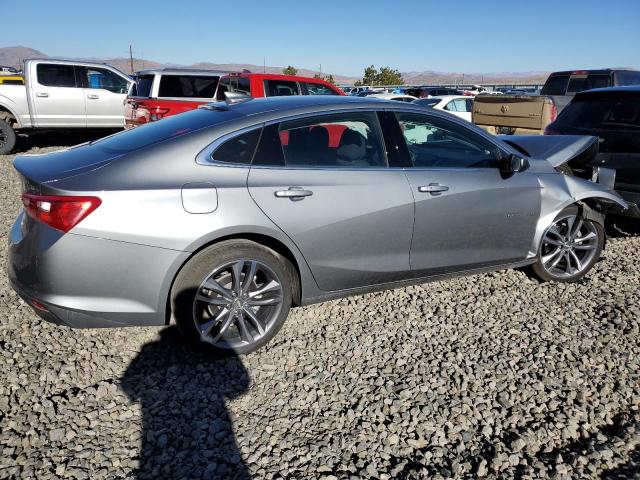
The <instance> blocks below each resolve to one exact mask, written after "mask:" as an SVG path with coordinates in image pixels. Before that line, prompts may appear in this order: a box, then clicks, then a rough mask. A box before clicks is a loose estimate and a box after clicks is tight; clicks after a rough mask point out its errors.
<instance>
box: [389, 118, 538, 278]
mask: <svg viewBox="0 0 640 480" xmlns="http://www.w3.org/2000/svg"><path fill="white" fill-rule="evenodd" d="M396 117H397V119H398V122H399V124H400V129H401V131H402V136H403V137H404V140H405V142H404V144H401V145H399V148H400V150H401V151H402V152H403V153H404V154H405V155H407V156H408V157H409V160H408V162H407V163H408V164H409V165H410V167H409V168H407V169H406V174H407V177H408V179H409V183H410V184H411V189H412V191H413V194H414V196H415V199H416V204H415V205H416V211H415V228H414V233H413V242H412V246H411V268H412V270H413V271H414V274H415V275H418V276H428V275H437V274H441V273H446V272H454V271H461V270H468V269H473V268H480V267H484V266H491V265H500V264H506V263H511V262H516V261H520V260H523V259H525V258H526V256H527V254H528V252H529V249H530V247H531V241H532V239H533V236H534V233H535V228H536V224H537V220H538V216H539V213H540V200H541V195H540V187H539V185H538V181H537V177H536V176H535V175H532V174H528V173H527V172H521V173H515V174H513V175H510V176H505V175H503V174H502V173H501V172H500V170H499V169H498V167H497V158H498V154H499V148H498V147H497V146H496V145H494V144H493V143H492V142H490V141H489V140H488V139H486V138H484V137H482V136H481V135H480V134H478V133H476V132H473V131H472V130H471V129H469V128H466V127H464V126H462V125H460V124H458V123H455V122H452V121H448V120H444V119H441V118H436V117H434V116H431V115H428V114H418V113H408V112H407V113H405V112H397V113H396Z"/></svg>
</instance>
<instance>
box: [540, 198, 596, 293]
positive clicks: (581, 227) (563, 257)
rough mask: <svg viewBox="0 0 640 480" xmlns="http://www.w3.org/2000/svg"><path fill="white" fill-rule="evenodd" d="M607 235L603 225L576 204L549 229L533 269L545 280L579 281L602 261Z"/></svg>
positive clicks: (564, 212)
mask: <svg viewBox="0 0 640 480" xmlns="http://www.w3.org/2000/svg"><path fill="white" fill-rule="evenodd" d="M604 236H605V234H604V229H603V227H602V225H600V224H599V223H597V222H594V221H592V220H588V219H586V218H584V217H583V215H582V213H581V211H580V209H579V208H578V207H577V206H576V205H572V206H570V207H568V208H566V209H564V210H563V211H562V212H560V214H559V215H558V216H557V217H556V218H555V220H554V221H553V223H552V224H551V226H549V227H548V228H547V229H546V230H545V232H544V235H543V237H542V241H541V244H540V247H539V249H538V260H537V262H536V263H535V264H534V265H533V270H534V271H535V273H536V274H537V275H538V277H540V278H541V279H542V280H553V281H557V282H575V281H578V280H580V279H581V278H582V277H584V276H585V275H586V274H587V272H588V271H589V270H591V268H592V267H593V265H595V263H596V262H597V261H598V259H599V258H600V253H601V252H602V248H603V246H604Z"/></svg>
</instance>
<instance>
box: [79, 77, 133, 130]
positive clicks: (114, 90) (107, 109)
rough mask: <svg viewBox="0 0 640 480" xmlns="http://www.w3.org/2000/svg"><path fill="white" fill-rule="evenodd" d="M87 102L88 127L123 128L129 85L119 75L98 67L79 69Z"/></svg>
mask: <svg viewBox="0 0 640 480" xmlns="http://www.w3.org/2000/svg"><path fill="white" fill-rule="evenodd" d="M78 70H79V72H80V75H81V77H82V83H83V86H84V88H83V92H84V96H85V99H86V100H85V101H86V115H87V126H88V127H123V126H124V100H125V98H126V97H127V91H128V89H129V84H130V82H128V81H127V80H126V79H125V78H124V77H122V76H120V75H118V74H117V73H115V72H113V71H111V70H109V69H106V68H98V67H78Z"/></svg>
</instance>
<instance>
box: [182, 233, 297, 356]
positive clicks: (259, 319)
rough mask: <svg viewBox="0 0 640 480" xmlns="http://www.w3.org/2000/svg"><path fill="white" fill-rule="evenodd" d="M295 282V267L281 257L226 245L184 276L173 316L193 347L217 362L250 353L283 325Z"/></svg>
mask: <svg viewBox="0 0 640 480" xmlns="http://www.w3.org/2000/svg"><path fill="white" fill-rule="evenodd" d="M249 275H251V276H250V277H249ZM249 278H251V280H250V281H249V283H247V279H249ZM296 278H297V275H296V272H295V269H294V267H293V266H292V265H291V262H289V261H288V260H287V259H286V258H285V257H283V256H282V255H280V254H278V253H277V252H275V251H273V250H271V249H269V248H267V247H264V246H262V245H260V244H258V243H255V242H251V241H248V240H227V241H223V242H220V243H218V244H215V245H212V246H210V247H207V248H205V249H204V250H202V251H200V252H198V253H197V254H196V255H195V256H193V257H192V258H191V259H190V260H189V261H188V262H187V263H186V264H185V265H184V267H183V268H182V270H180V272H179V273H178V275H177V276H176V279H175V282H174V285H173V288H172V290H171V309H172V314H173V317H174V319H175V321H176V324H177V326H178V329H179V330H180V332H181V333H182V335H183V336H184V337H185V338H186V340H187V341H188V342H190V343H191V344H193V345H194V346H196V347H198V348H200V349H204V350H206V351H208V352H209V353H212V354H214V355H216V356H224V355H231V354H234V353H235V354H245V353H250V352H253V351H254V350H257V349H259V348H260V347H262V346H263V345H265V344H266V343H267V342H268V341H269V340H271V339H272V338H273V337H274V336H275V335H276V333H278V331H279V330H280V328H281V327H282V325H283V324H284V322H285V320H286V318H287V315H288V314H289V310H290V308H291V303H292V292H293V286H294V282H295V279H296Z"/></svg>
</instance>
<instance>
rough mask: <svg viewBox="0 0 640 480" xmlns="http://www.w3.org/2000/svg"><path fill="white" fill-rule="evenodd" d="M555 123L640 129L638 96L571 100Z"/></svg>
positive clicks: (585, 126)
mask: <svg viewBox="0 0 640 480" xmlns="http://www.w3.org/2000/svg"><path fill="white" fill-rule="evenodd" d="M556 123H558V124H559V125H566V126H570V127H577V128H584V129H603V130H607V129H611V130H624V129H632V130H639V129H640V98H629V97H626V96H620V97H611V96H603V97H595V96H594V97H593V98H589V97H587V98H579V99H577V100H574V101H573V102H571V103H570V104H569V105H568V106H567V107H565V109H564V110H562V112H561V113H560V115H559V116H558V119H557V120H556Z"/></svg>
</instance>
